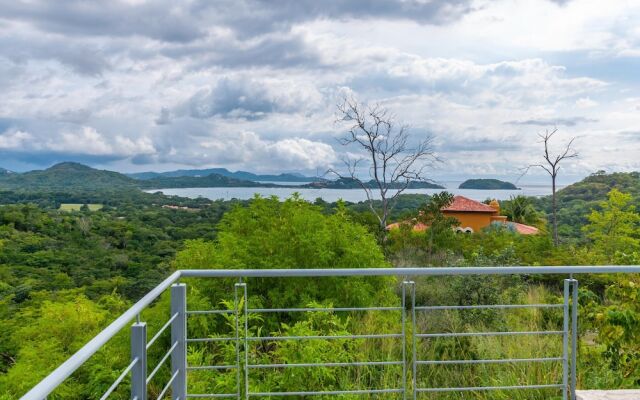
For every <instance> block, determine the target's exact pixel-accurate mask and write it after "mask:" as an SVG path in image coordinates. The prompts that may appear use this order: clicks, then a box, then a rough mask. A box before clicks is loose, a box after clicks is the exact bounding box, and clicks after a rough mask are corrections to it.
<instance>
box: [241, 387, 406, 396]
mask: <svg viewBox="0 0 640 400" xmlns="http://www.w3.org/2000/svg"><path fill="white" fill-rule="evenodd" d="M379 393H402V389H370V390H329V391H324V392H258V393H249V395H250V396H258V397H272V396H322V395H325V396H326V395H343V394H379Z"/></svg>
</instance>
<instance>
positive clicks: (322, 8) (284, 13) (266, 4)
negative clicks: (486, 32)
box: [192, 0, 472, 37]
mask: <svg viewBox="0 0 640 400" xmlns="http://www.w3.org/2000/svg"><path fill="white" fill-rule="evenodd" d="M192 11H193V12H194V13H205V14H207V15H223V14H224V15H225V21H226V24H227V26H229V27H234V29H237V31H238V32H239V34H240V35H241V36H245V37H246V36H255V35H260V34H263V33H265V32H272V31H287V30H289V28H290V27H291V26H292V25H293V24H296V23H301V22H306V21H313V20H317V19H338V20H340V19H342V20H349V19H377V18H380V19H386V20H410V21H415V22H417V23H421V24H442V23H447V22H450V21H452V20H455V19H457V18H460V17H461V16H462V15H464V14H465V13H468V12H470V11H472V7H471V1H470V0H432V1H423V0H352V1H343V0H324V1H317V0H280V1H278V2H277V5H274V2H272V1H269V0H223V1H208V0H199V1H197V2H196V3H194V5H193V7H192Z"/></svg>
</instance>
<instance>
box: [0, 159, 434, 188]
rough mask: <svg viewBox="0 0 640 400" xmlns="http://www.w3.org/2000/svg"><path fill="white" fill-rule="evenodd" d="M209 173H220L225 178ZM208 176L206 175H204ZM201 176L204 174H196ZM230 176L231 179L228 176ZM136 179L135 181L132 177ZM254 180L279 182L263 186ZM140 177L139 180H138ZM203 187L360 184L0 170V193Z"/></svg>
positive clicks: (75, 167) (57, 168) (78, 168)
mask: <svg viewBox="0 0 640 400" xmlns="http://www.w3.org/2000/svg"><path fill="white" fill-rule="evenodd" d="M211 171H219V172H220V171H221V172H223V173H226V174H227V175H223V174H220V173H215V172H211ZM206 173H208V174H206ZM198 174H204V175H198ZM228 175H231V176H228ZM134 176H137V177H138V178H134ZM238 176H241V177H245V178H248V177H251V178H253V179H255V180H262V181H273V182H283V183H282V184H277V183H264V182H256V181H254V180H249V179H240V178H237V177H238ZM141 177H142V178H141ZM286 182H301V183H303V182H308V183H306V184H302V185H293V184H292V185H287V184H286ZM365 185H366V186H367V187H369V188H375V187H376V183H375V181H373V180H372V181H368V182H365ZM403 186H404V185H403V184H397V185H391V186H390V188H391V189H397V188H400V187H403ZM205 187H266V188H273V187H291V188H301V189H359V188H360V184H359V183H358V182H357V181H356V180H354V179H349V178H340V179H337V180H327V179H322V180H316V179H315V178H310V177H305V176H302V175H298V174H280V175H256V174H252V173H250V172H243V171H238V172H229V171H228V170H226V169H223V168H220V169H218V168H216V169H212V170H183V171H172V172H165V173H152V172H148V173H143V174H142V175H141V174H131V175H125V174H121V173H119V172H114V171H106V170H98V169H95V168H91V167H88V166H86V165H83V164H79V163H75V162H63V163H60V164H56V165H54V166H52V167H51V168H47V169H45V170H38V171H29V172H23V173H15V172H11V171H8V170H5V169H2V170H0V190H1V189H5V190H37V191H59V192H63V191H69V190H80V191H96V190H121V189H134V190H137V189H142V190H153V189H170V188H205ZM408 187H409V188H410V189H444V187H443V186H440V185H436V184H433V183H429V182H411V183H410V184H409V186H408Z"/></svg>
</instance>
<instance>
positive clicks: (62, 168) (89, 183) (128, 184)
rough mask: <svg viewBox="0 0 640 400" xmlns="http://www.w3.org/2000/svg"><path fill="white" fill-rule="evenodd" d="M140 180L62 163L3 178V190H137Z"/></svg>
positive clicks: (1, 177) (71, 163) (77, 164)
mask: <svg viewBox="0 0 640 400" xmlns="http://www.w3.org/2000/svg"><path fill="white" fill-rule="evenodd" d="M136 186H137V181H136V180H134V179H131V178H129V177H127V176H124V175H122V174H120V173H118V172H113V171H103V170H98V169H94V168H91V167H87V166H86V165H82V164H79V163H73V162H63V163H60V164H56V165H54V166H52V167H51V168H48V169H45V170H42V171H29V172H25V173H21V174H16V173H13V174H3V175H0V188H2V189H14V190H15V189H21V190H22V189H23V190H62V189H119V188H135V187H136Z"/></svg>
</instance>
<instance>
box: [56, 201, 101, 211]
mask: <svg viewBox="0 0 640 400" xmlns="http://www.w3.org/2000/svg"><path fill="white" fill-rule="evenodd" d="M83 205H84V204H76V203H63V204H60V208H59V210H60V211H80V209H81V208H82V206H83ZM87 206H88V207H89V211H98V210H100V209H102V207H104V206H103V205H102V204H87Z"/></svg>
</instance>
